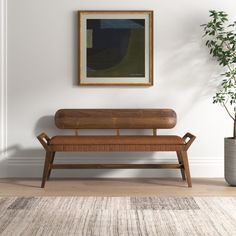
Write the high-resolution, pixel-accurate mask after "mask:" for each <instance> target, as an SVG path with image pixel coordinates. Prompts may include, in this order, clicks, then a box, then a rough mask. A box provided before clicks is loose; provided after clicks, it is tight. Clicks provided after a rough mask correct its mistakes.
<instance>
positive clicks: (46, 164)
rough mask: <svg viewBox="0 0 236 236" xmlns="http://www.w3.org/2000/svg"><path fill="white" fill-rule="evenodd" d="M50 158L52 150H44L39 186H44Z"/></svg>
mask: <svg viewBox="0 0 236 236" xmlns="http://www.w3.org/2000/svg"><path fill="white" fill-rule="evenodd" d="M51 159H52V152H49V151H46V157H45V162H44V169H43V178H42V183H41V188H44V186H45V182H46V179H47V176H48V171H49V165H50V162H51Z"/></svg>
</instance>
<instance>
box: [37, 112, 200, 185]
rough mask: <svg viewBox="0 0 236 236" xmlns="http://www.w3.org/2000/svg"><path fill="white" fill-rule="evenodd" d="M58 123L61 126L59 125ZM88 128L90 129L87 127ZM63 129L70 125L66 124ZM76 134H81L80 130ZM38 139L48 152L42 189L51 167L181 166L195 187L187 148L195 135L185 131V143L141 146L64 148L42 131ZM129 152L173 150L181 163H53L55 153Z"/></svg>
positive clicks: (149, 167) (174, 167) (184, 176)
mask: <svg viewBox="0 0 236 236" xmlns="http://www.w3.org/2000/svg"><path fill="white" fill-rule="evenodd" d="M96 110H97V109H96ZM123 110H125V109H123ZM55 120H56V118H55ZM56 124H57V122H56ZM57 126H60V125H58V124H57ZM80 126H83V124H80ZM85 127H86V128H88V126H85ZM63 128H67V127H64V126H63ZM70 128H71V127H70ZM92 128H93V126H92ZM99 128H100V127H99ZM76 130H77V129H76ZM76 134H77V135H78V133H77V131H76ZM117 135H120V131H119V129H117ZM153 135H154V136H156V135H157V133H156V129H153ZM121 137H122V136H121ZM37 138H38V140H39V142H40V143H41V144H42V146H43V147H44V149H45V151H46V157H45V163H44V170H43V177H42V184H41V187H42V188H44V186H45V183H46V180H49V178H50V175H51V171H52V169H180V170H181V175H182V179H183V180H187V184H188V187H192V182H191V175H190V170H189V163H188V155H187V150H188V149H189V147H190V146H191V144H192V143H193V141H194V139H195V138H196V137H195V136H194V135H192V134H191V133H186V134H185V135H184V136H183V137H182V139H183V140H184V144H181V145H173V144H169V143H165V144H150V145H142V144H140V145H127V144H126V145H118V144H117V145H114V144H104V145H94V144H91V145H90V144H89V145H88V144H87V145H83V144H80V145H70V144H69V145H64V146H63V148H61V147H60V145H51V144H50V140H51V139H50V138H49V137H48V136H47V135H46V134H45V133H42V134H40V135H39V136H38V137H37ZM130 151H132V152H153V151H155V152H156V151H174V152H176V154H177V158H178V164H54V157H55V154H56V152H130Z"/></svg>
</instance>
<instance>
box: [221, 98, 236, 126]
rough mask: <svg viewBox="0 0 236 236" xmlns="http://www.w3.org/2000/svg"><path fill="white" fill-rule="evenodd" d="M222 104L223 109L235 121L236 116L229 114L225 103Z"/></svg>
mask: <svg viewBox="0 0 236 236" xmlns="http://www.w3.org/2000/svg"><path fill="white" fill-rule="evenodd" d="M223 106H224V108H225V110H226V111H227V113H228V115H229V116H230V117H231V119H233V121H234V122H235V121H236V118H235V117H233V116H232V115H231V114H230V112H229V110H228V108H227V106H226V105H225V103H223Z"/></svg>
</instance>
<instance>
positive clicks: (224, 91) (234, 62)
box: [202, 10, 236, 185]
mask: <svg viewBox="0 0 236 236" xmlns="http://www.w3.org/2000/svg"><path fill="white" fill-rule="evenodd" d="M202 27H203V29H204V33H205V34H204V36H203V37H204V38H206V46H207V47H208V48H209V50H210V54H211V55H212V56H213V57H214V58H215V59H216V60H217V61H218V63H219V65H220V66H222V72H223V73H222V74H221V77H222V81H221V83H220V84H219V87H218V88H217V91H216V94H215V95H214V96H213V103H219V104H221V105H222V106H223V108H224V109H225V111H226V112H227V113H228V115H229V118H230V119H232V120H233V124H234V125H233V137H230V138H225V140H224V153H225V155H224V159H225V179H226V181H227V182H228V183H229V184H230V185H236V31H235V30H236V22H233V23H232V24H229V23H228V15H227V13H225V12H223V11H215V10H211V11H210V21H209V22H208V23H207V24H203V25H202Z"/></svg>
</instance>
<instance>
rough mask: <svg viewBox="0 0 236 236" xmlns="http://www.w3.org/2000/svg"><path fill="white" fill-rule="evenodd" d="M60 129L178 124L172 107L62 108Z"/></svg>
mask: <svg viewBox="0 0 236 236" xmlns="http://www.w3.org/2000/svg"><path fill="white" fill-rule="evenodd" d="M55 124H56V126H57V127H58V128H60V129H170V128H173V127H174V126H175V125H176V113H175V111H173V110H172V109H60V110H58V111H57V112H56V114H55Z"/></svg>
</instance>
